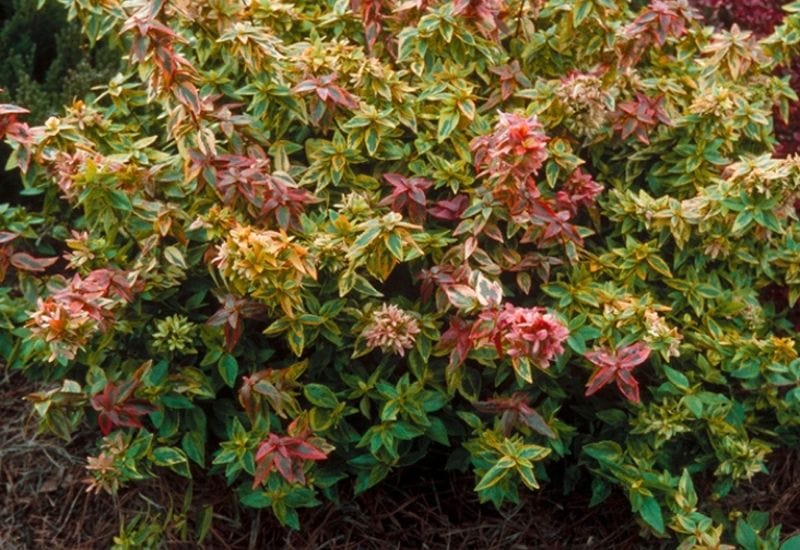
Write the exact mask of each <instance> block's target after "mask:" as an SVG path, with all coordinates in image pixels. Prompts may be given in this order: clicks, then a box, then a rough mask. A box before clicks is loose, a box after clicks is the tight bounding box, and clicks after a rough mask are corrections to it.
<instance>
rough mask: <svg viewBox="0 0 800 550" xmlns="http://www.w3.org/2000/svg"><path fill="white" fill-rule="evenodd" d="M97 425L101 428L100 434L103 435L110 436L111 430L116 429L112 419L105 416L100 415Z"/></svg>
mask: <svg viewBox="0 0 800 550" xmlns="http://www.w3.org/2000/svg"><path fill="white" fill-rule="evenodd" d="M97 423H98V425H99V426H100V432H101V433H102V434H103V435H108V434H110V433H111V429H112V428H113V427H114V424H113V423H112V422H111V419H110V418H109V417H108V416H105V415H100V416H99V417H97Z"/></svg>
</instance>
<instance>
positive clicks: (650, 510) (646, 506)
mask: <svg viewBox="0 0 800 550" xmlns="http://www.w3.org/2000/svg"><path fill="white" fill-rule="evenodd" d="M639 515H640V516H642V519H643V520H644V521H645V523H647V524H648V525H649V526H650V527H652V528H653V529H654V530H655V531H656V532H657V533H663V532H664V517H663V516H662V514H661V506H659V505H658V501H656V499H655V498H654V497H644V498H643V499H642V507H641V508H640V509H639Z"/></svg>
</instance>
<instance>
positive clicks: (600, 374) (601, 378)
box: [585, 367, 615, 397]
mask: <svg viewBox="0 0 800 550" xmlns="http://www.w3.org/2000/svg"><path fill="white" fill-rule="evenodd" d="M614 374H615V371H614V369H613V367H603V368H600V369H598V370H596V371H595V372H594V374H592V376H591V378H589V382H588V383H587V384H586V393H585V395H586V397H589V396H590V395H594V394H595V393H597V392H598V391H599V390H600V389H601V388H602V387H603V386H605V385H606V384H608V383H609V382H611V381H612V380H613V379H614Z"/></svg>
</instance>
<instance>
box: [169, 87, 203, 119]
mask: <svg viewBox="0 0 800 550" xmlns="http://www.w3.org/2000/svg"><path fill="white" fill-rule="evenodd" d="M172 91H173V94H174V95H175V97H176V98H177V99H178V101H180V102H181V103H182V104H183V105H185V106H186V108H187V109H189V111H190V112H191V113H192V114H193V115H195V116H196V115H199V114H200V110H201V102H200V93H199V92H198V91H197V88H196V87H195V85H194V84H192V83H191V82H189V81H188V80H184V81H182V82H179V83H177V84H175V85H173V86H172Z"/></svg>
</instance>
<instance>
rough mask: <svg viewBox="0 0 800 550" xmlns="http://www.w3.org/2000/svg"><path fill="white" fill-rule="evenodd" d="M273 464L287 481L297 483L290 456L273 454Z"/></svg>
mask: <svg viewBox="0 0 800 550" xmlns="http://www.w3.org/2000/svg"><path fill="white" fill-rule="evenodd" d="M272 463H273V464H274V465H275V469H276V470H278V473H279V474H281V475H282V476H283V477H284V479H286V481H288V482H289V483H293V482H294V481H295V476H294V469H293V468H292V459H291V458H289V457H288V456H283V455H282V454H281V453H273V455H272Z"/></svg>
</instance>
